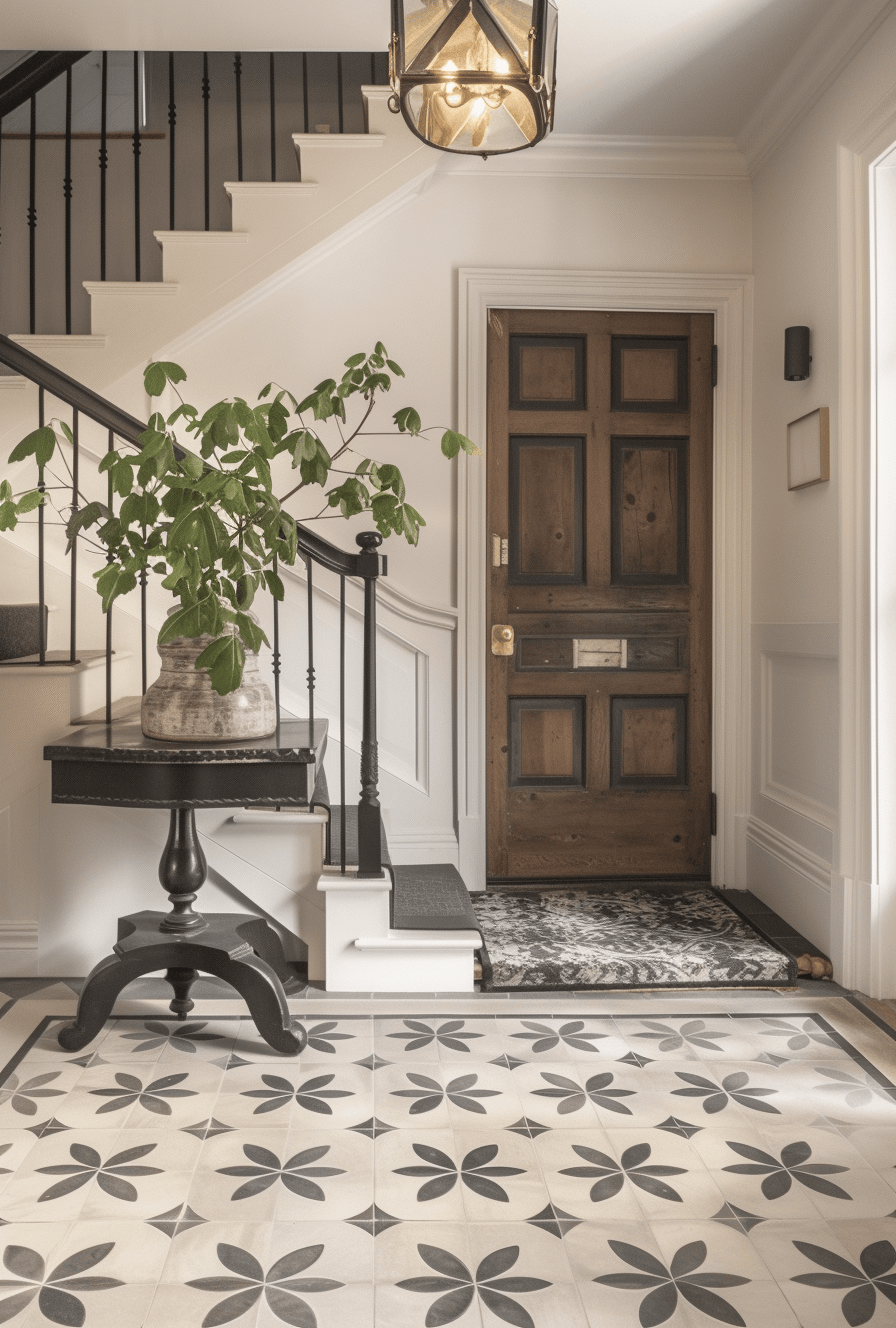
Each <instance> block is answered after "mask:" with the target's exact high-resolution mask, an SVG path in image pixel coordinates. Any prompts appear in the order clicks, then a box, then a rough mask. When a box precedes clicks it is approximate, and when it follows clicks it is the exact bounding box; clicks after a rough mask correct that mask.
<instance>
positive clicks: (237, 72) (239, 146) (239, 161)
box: [233, 51, 243, 180]
mask: <svg viewBox="0 0 896 1328" xmlns="http://www.w3.org/2000/svg"><path fill="white" fill-rule="evenodd" d="M233 77H234V80H235V83H236V178H237V179H238V180H242V178H243V57H242V55H241V54H240V52H239V51H237V53H236V55H235V56H234V57H233Z"/></svg>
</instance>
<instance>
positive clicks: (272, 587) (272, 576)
mask: <svg viewBox="0 0 896 1328" xmlns="http://www.w3.org/2000/svg"><path fill="white" fill-rule="evenodd" d="M264 579H265V581H266V582H267V587H268V590H269V591H270V592H271V594H272V595H273V596H274V599H278V600H280V601H281V602H282V601H283V600H284V599H285V598H286V590H285V588H284V585H283V582H282V581H281V580H280V578H279V576H278V575H277V573H276V572H272V571H270V570H266V571H265V574H264Z"/></svg>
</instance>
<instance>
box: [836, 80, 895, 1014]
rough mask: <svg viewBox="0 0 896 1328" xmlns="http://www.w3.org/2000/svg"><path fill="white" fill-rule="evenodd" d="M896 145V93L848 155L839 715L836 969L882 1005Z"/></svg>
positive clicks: (843, 179) (841, 154)
mask: <svg viewBox="0 0 896 1328" xmlns="http://www.w3.org/2000/svg"><path fill="white" fill-rule="evenodd" d="M894 142H896V89H893V90H891V91H890V92H889V93H888V94H887V96H886V97H884V98H883V99H882V100H881V101H880V102H879V103H878V104H877V106H875V107H874V109H873V110H872V111H871V112H870V113H869V114H868V115H867V116H866V117H865V119H864V120H863V121H862V123H861V124H860V125H859V126H858V127H857V129H856V131H855V132H854V134H853V135H852V136H851V137H850V138H849V139H848V140H847V141H846V142H845V143H843V144H841V145H840V147H839V149H838V214H839V215H838V221H839V248H840V254H839V264H840V272H839V277H840V282H839V287H840V348H839V349H840V421H839V424H840V429H839V433H840V669H841V680H840V698H841V706H840V824H839V831H838V834H837V835H836V836H835V845H834V868H835V873H834V878H833V879H834V899H833V907H832V919H831V922H832V958H834V959H835V962H838V961H839V971H840V972H841V974H842V976H841V979H840V980H841V982H842V983H843V985H844V986H846V987H853V988H860V989H861V990H862V991H864V992H866V993H867V994H868V995H870V996H874V997H878V998H882V997H888V996H892V995H896V974H894V973H893V970H892V964H891V963H890V962H889V956H890V955H892V953H893V950H894V946H896V927H894V923H893V920H892V913H893V908H892V904H893V902H894V900H893V894H894V891H893V887H892V886H891V885H888V886H886V888H885V887H884V881H885V880H889V879H892V867H893V863H891V862H887V863H883V862H882V861H881V853H880V837H881V823H882V822H883V824H884V825H887V824H888V822H889V820H890V819H891V818H892V807H891V806H890V805H887V804H888V797H889V792H890V790H889V789H888V788H886V787H884V786H883V785H884V783H885V782H886V781H882V772H881V756H882V752H883V755H884V757H885V758H886V754H887V752H888V751H889V749H890V746H891V743H889V742H888V741H887V735H886V734H884V733H883V731H882V727H881V699H882V693H881V689H882V687H884V685H885V683H887V682H888V680H889V674H890V672H891V669H890V665H891V662H892V661H891V660H890V659H889V658H888V659H886V660H885V659H884V658H883V657H882V653H881V652H882V645H883V641H884V639H885V632H884V631H882V622H883V623H884V624H885V623H886V622H887V619H888V618H889V616H891V611H890V605H889V602H888V601H887V602H885V601H884V598H883V596H882V594H881V585H880V581H881V579H882V577H883V579H884V580H885V581H888V558H889V550H886V556H883V557H882V554H881V548H880V545H881V539H882V538H883V539H885V540H886V539H887V537H888V535H889V531H890V528H891V526H892V515H891V512H890V511H889V510H888V508H889V506H890V505H891V504H890V498H891V495H890V494H888V493H881V492H880V490H879V475H878V471H879V468H880V467H881V465H883V466H886V462H887V456H888V452H889V450H890V447H891V443H890V437H889V436H886V435H883V434H882V433H881V431H880V427H879V420H878V391H877V387H878V363H877V342H878V329H877V321H876V320H877V305H876V299H875V293H876V284H877V242H878V235H877V227H876V220H877V218H876V212H877V208H876V178H875V175H876V169H875V168H876V166H877V165H878V164H879V163H881V162H882V158H883V157H885V156H886V155H887V154H888V152H889V151H890V149H891V147H892V145H893V144H894ZM886 314H887V316H888V317H889V308H888V309H887V310H886ZM884 664H885V665H886V666H887V667H885V668H884V669H883V672H882V671H881V669H882V665H884ZM884 696H885V697H886V696H887V693H886V692H884ZM890 704H892V703H890ZM884 896H886V898H884ZM885 905H889V907H885ZM885 956H886V957H887V962H884V957H885Z"/></svg>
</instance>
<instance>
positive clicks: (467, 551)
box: [457, 268, 752, 889]
mask: <svg viewBox="0 0 896 1328" xmlns="http://www.w3.org/2000/svg"><path fill="white" fill-rule="evenodd" d="M493 308H494V309H504V308H544V309H618V310H658V311H672V310H675V311H681V312H687V313H704V312H708V313H713V314H714V315H715V320H716V343H717V345H718V347H719V381H718V386H717V388H716V391H715V394H714V396H715V402H714V468H713V670H712V672H713V678H712V689H713V717H714V719H713V736H712V742H713V788H714V789H715V790H716V793H717V795H718V806H719V820H718V833H717V835H716V838H715V841H714V844H713V867H712V879H713V881H714V882H715V883H716V884H719V885H727V886H729V887H735V886H741V887H742V888H743V887H745V886H746V881H745V878H744V874H743V873H744V854H743V851H742V847H741V848H739V846H738V836H737V828H738V813H739V812H746V811H747V810H748V790H749V776H750V768H749V767H750V756H749V752H750V745H749V722H750V694H749V686H748V681H749V659H748V648H749V605H750V444H749V439H750V391H749V388H750V377H751V345H752V278H751V277H749V276H740V275H728V274H725V275H709V276H707V275H702V274H690V273H678V274H671V273H667V272H660V273H650V272H587V271H585V272H576V271H556V270H552V269H551V270H527V269H524V268H508V269H501V268H481V269H480V268H461V269H460V271H459V273H458V416H459V421H458V426H459V428H460V429H462V430H463V431H464V433H466V434H468V435H470V436H471V437H473V438H476V439H478V440H479V441H480V442H481V443H483V444H484V443H485V440H486V424H487V419H486V332H487V322H488V311H489V309H493ZM458 486H459V492H458V538H457V546H458V592H459V599H460V619H459V624H458V691H457V713H458V726H457V748H458V784H459V787H458V824H459V845H460V871H461V874H462V875H463V877H464V880H465V881H466V883H467V885H468V887H469V888H471V889H482V888H484V886H485V760H486V751H485V743H486V727H485V676H484V666H483V660H486V659H487V658H488V656H487V652H486V621H485V587H486V572H487V567H486V558H485V550H486V528H485V522H486V467H485V463H484V460H479V459H477V460H475V461H471V460H470V459H469V458H467V457H465V456H461V457H460V464H459V468H458Z"/></svg>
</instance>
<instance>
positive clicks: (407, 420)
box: [392, 406, 422, 435]
mask: <svg viewBox="0 0 896 1328" xmlns="http://www.w3.org/2000/svg"><path fill="white" fill-rule="evenodd" d="M392 418H393V420H394V421H395V423H396V424H397V425H398V429H399V432H400V433H412V434H414V435H417V434H419V433H420V428H421V425H422V420H421V419H420V416H419V414H418V413H417V411H416V410H414V407H413V406H404V407H403V408H402V409H401V410H397V411H396V412H395V414H394V415H393V416H392Z"/></svg>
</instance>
